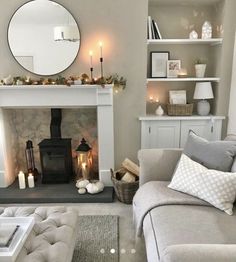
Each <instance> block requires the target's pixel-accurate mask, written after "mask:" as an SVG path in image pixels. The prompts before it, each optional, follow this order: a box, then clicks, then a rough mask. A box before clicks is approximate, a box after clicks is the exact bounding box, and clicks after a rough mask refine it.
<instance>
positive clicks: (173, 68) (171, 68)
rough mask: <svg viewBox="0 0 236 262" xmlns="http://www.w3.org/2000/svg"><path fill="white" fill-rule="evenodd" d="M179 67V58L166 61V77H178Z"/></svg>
mask: <svg viewBox="0 0 236 262" xmlns="http://www.w3.org/2000/svg"><path fill="white" fill-rule="evenodd" d="M180 69H181V61H180V60H169V61H167V77H178V74H179V72H180Z"/></svg>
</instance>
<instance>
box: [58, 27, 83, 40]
mask: <svg viewBox="0 0 236 262" xmlns="http://www.w3.org/2000/svg"><path fill="white" fill-rule="evenodd" d="M54 40H55V41H70V42H77V41H79V40H80V36H79V30H78V27H77V26H73V25H67V26H56V27H54Z"/></svg>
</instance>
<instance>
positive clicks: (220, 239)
mask: <svg viewBox="0 0 236 262" xmlns="http://www.w3.org/2000/svg"><path fill="white" fill-rule="evenodd" d="M181 153H182V151H181V150H179V149H177V150H174V149H173V150H172V149H166V150H159V149H147V150H141V151H140V152H139V162H140V188H139V190H138V191H137V193H136V195H135V197H134V200H133V211H134V219H135V223H136V227H137V234H138V235H139V236H140V235H141V234H143V235H144V238H145V244H146V251H147V258H148V262H154V261H155V262H158V261H160V262H211V261H212V262H213V261H214V262H235V261H236V215H235V213H236V210H234V215H233V216H229V215H227V214H225V213H224V212H222V211H220V210H218V209H216V208H215V207H212V206H211V205H210V204H208V203H206V202H204V201H202V200H199V199H197V198H194V197H191V196H189V195H187V194H183V193H180V192H177V191H174V190H171V189H169V188H167V185H168V183H169V181H170V180H171V177H172V175H173V172H174V170H175V167H176V164H177V162H178V160H179V158H180V156H181Z"/></svg>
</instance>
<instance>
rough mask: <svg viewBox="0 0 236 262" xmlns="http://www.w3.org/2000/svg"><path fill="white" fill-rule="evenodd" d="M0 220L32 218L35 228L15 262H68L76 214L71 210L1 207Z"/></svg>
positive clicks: (61, 208)
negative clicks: (5, 218) (1, 218)
mask: <svg viewBox="0 0 236 262" xmlns="http://www.w3.org/2000/svg"><path fill="white" fill-rule="evenodd" d="M0 217H33V218H34V220H35V225H34V227H33V230H32V232H31V233H30V235H29V237H28V238H27V240H26V242H25V244H24V247H23V248H22V250H21V251H20V253H19V255H18V257H17V259H16V262H71V260H72V256H73V252H74V247H75V243H76V232H77V230H76V229H77V224H78V223H77V222H78V213H77V212H76V211H75V210H73V209H72V208H67V207H63V206H55V207H30V206H25V207H7V208H4V207H2V208H1V207H0Z"/></svg>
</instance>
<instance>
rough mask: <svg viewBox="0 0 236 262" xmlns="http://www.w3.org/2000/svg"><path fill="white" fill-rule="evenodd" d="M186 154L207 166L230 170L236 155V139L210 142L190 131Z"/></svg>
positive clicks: (225, 170)
mask: <svg viewBox="0 0 236 262" xmlns="http://www.w3.org/2000/svg"><path fill="white" fill-rule="evenodd" d="M184 154H186V155H187V156H188V157H190V158H191V159H192V160H194V161H196V162H198V163H200V164H202V165H204V166H205V167H207V168H210V169H216V170H220V171H224V172H230V171H231V167H232V164H233V160H234V157H235V155H236V141H213V142H209V141H207V140H205V139H203V138H201V137H199V136H197V135H196V134H195V133H194V132H192V131H190V133H189V137H188V140H187V143H186V145H185V148H184Z"/></svg>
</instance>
